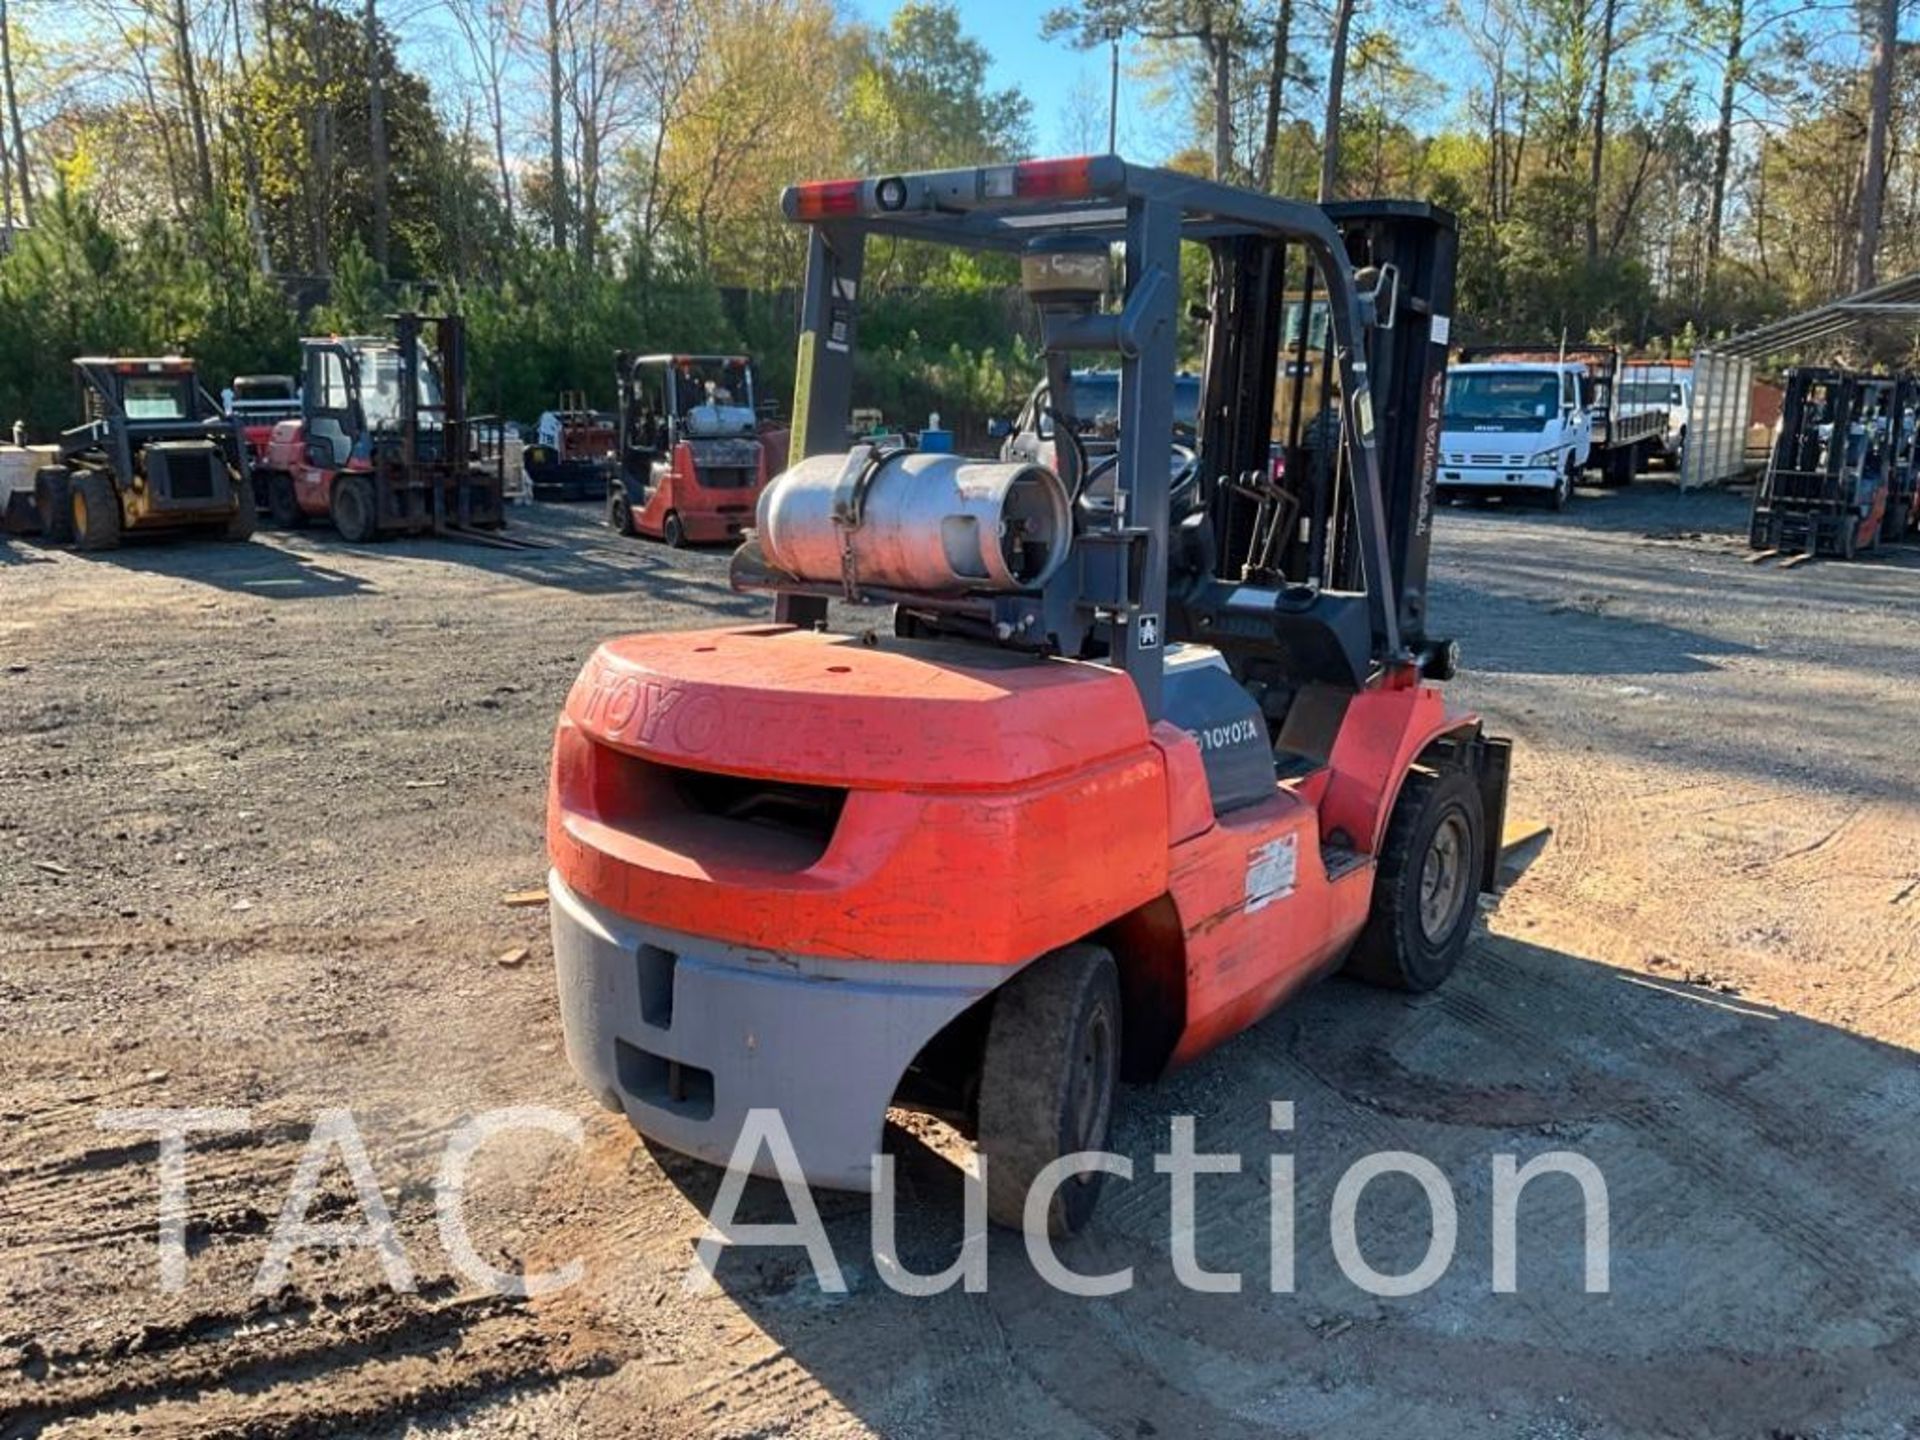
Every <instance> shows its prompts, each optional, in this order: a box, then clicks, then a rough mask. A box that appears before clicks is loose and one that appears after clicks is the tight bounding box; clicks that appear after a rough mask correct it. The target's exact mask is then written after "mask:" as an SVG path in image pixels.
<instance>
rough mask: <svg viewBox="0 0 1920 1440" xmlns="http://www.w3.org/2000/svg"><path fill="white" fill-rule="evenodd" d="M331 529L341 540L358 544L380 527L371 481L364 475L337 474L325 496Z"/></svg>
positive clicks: (371, 535)
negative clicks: (330, 513) (326, 496)
mask: <svg viewBox="0 0 1920 1440" xmlns="http://www.w3.org/2000/svg"><path fill="white" fill-rule="evenodd" d="M327 503H328V509H329V510H331V511H332V513H333V528H334V529H336V530H338V531H339V532H340V538H341V539H342V540H347V541H351V542H352V543H354V544H356V545H358V544H362V543H364V542H366V541H368V540H371V539H373V537H374V534H375V533H376V532H377V530H378V529H379V521H378V516H377V514H376V512H375V509H374V500H373V482H372V481H371V480H369V479H368V478H367V477H366V476H364V475H336V476H335V477H334V480H333V492H332V494H331V495H330V496H329V497H328V502H327Z"/></svg>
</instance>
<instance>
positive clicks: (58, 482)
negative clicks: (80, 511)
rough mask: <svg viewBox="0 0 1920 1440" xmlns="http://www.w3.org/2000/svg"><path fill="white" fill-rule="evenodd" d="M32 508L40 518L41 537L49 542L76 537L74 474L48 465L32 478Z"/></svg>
mask: <svg viewBox="0 0 1920 1440" xmlns="http://www.w3.org/2000/svg"><path fill="white" fill-rule="evenodd" d="M33 508H34V510H35V511H36V512H37V513H38V514H39V517H40V536H41V538H42V539H43V540H45V541H46V542H47V543H48V544H49V545H65V544H67V543H68V542H69V541H71V540H72V539H73V476H72V475H71V474H69V473H68V472H67V471H65V470H63V469H61V468H60V467H59V466H58V465H49V466H48V467H47V468H46V469H44V470H42V471H40V472H39V473H38V474H36V475H35V476H34V477H33Z"/></svg>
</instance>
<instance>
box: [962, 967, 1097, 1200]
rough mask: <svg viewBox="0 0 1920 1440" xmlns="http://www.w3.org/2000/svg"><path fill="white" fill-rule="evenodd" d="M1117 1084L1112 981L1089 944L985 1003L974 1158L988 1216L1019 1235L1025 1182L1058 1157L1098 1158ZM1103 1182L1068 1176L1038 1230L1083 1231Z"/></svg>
mask: <svg viewBox="0 0 1920 1440" xmlns="http://www.w3.org/2000/svg"><path fill="white" fill-rule="evenodd" d="M1119 1077H1120V979H1119V972H1118V971H1117V970H1116V969H1115V968H1114V963H1113V956H1112V955H1111V954H1109V953H1108V952H1107V951H1106V950H1104V949H1102V948H1101V947H1100V946H1098V945H1068V946H1066V947H1065V948H1064V949H1060V950H1056V951H1054V952H1053V953H1052V954H1050V955H1043V956H1042V957H1041V958H1040V959H1038V960H1036V961H1034V962H1033V963H1032V964H1031V965H1029V966H1027V968H1026V969H1024V970H1022V971H1021V972H1020V973H1019V974H1018V975H1016V976H1014V977H1013V979H1011V980H1009V981H1008V982H1007V983H1006V984H1005V985H1004V986H1003V987H1002V988H1001V990H1000V992H999V994H997V995H996V996H995V997H994V1001H993V1015H992V1017H991V1019H990V1020H989V1021H988V1023H987V1043H986V1051H985V1054H984V1056H983V1057H982V1059H981V1064H980V1126H979V1145H980V1152H981V1154H982V1155H983V1156H984V1157H985V1160H986V1168H987V1214H988V1215H989V1216H990V1217H991V1218H992V1220H993V1221H994V1223H995V1224H997V1225H1004V1226H1006V1227H1007V1228H1009V1229H1012V1230H1021V1229H1025V1228H1026V1204H1027V1194H1028V1192H1029V1191H1030V1190H1031V1189H1032V1187H1033V1182H1034V1177H1035V1176H1037V1175H1038V1174H1039V1173H1040V1172H1041V1170H1043V1169H1045V1168H1046V1166H1047V1165H1049V1164H1051V1163H1052V1162H1053V1161H1055V1160H1057V1159H1059V1158H1060V1157H1061V1156H1062V1155H1071V1154H1075V1153H1077V1152H1079V1151H1083V1150H1100V1149H1104V1148H1105V1146H1106V1141H1107V1130H1108V1128H1109V1126H1110V1125H1111V1124H1112V1121H1113V1101H1114V1093H1115V1090H1116V1089H1117V1088H1118V1083H1119ZM1104 1178H1105V1177H1104V1173H1103V1172H1101V1171H1098V1170H1092V1171H1083V1172H1081V1173H1079V1174H1076V1175H1072V1176H1069V1177H1068V1178H1067V1179H1066V1180H1065V1181H1063V1182H1062V1183H1061V1184H1060V1185H1059V1187H1058V1188H1057V1189H1055V1191H1054V1192H1053V1200H1052V1204H1051V1206H1050V1207H1049V1209H1048V1211H1047V1216H1046V1230H1047V1233H1048V1234H1050V1235H1052V1236H1054V1237H1055V1238H1059V1237H1063V1236H1067V1235H1071V1234H1072V1233H1073V1232H1074V1231H1076V1230H1078V1229H1079V1228H1080V1227H1081V1226H1082V1225H1084V1224H1086V1222H1087V1219H1088V1217H1089V1216H1091V1215H1092V1214H1093V1207H1094V1205H1095V1203H1096V1202H1097V1201H1098V1200H1099V1198H1100V1182H1101V1181H1102V1179H1104Z"/></svg>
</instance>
